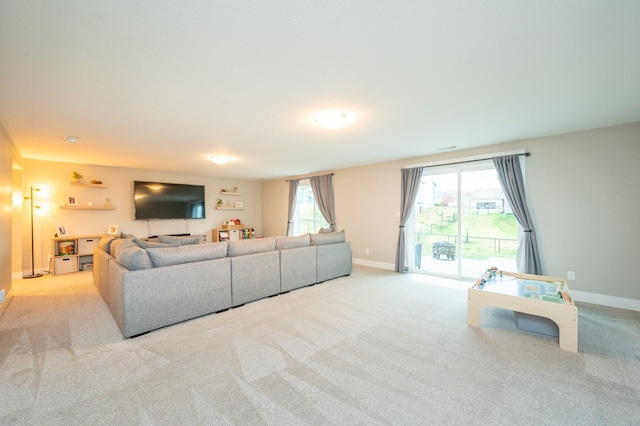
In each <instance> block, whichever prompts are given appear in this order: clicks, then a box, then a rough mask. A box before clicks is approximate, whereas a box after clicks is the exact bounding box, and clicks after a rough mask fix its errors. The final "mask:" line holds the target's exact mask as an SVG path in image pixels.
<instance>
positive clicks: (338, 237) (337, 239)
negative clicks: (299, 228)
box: [311, 230, 347, 246]
mask: <svg viewBox="0 0 640 426" xmlns="http://www.w3.org/2000/svg"><path fill="white" fill-rule="evenodd" d="M345 241H347V236H346V234H345V232H344V230H343V231H339V232H327V233H323V234H311V245H312V246H323V245H326V244H336V243H344V242H345Z"/></svg>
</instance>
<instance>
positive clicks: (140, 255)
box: [115, 243, 153, 271]
mask: <svg viewBox="0 0 640 426" xmlns="http://www.w3.org/2000/svg"><path fill="white" fill-rule="evenodd" d="M115 258H116V260H117V261H118V263H119V264H121V265H122V266H124V267H125V268H127V269H128V270H130V271H137V270H139V269H148V268H153V263H151V258H150V257H149V255H148V254H147V251H146V250H145V249H143V248H141V247H138V246H137V245H135V244H134V243H131V244H126V243H125V244H120V245H119V246H118V250H117V251H116V256H115Z"/></svg>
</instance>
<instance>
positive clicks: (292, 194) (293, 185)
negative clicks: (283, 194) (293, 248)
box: [287, 179, 300, 235]
mask: <svg viewBox="0 0 640 426" xmlns="http://www.w3.org/2000/svg"><path fill="white" fill-rule="evenodd" d="M299 183H300V180H299V179H295V180H290V181H289V221H288V222H287V235H291V232H293V226H292V222H293V215H294V214H295V212H296V203H297V202H298V184H299Z"/></svg>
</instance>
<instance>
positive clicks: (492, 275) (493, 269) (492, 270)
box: [480, 266, 502, 286]
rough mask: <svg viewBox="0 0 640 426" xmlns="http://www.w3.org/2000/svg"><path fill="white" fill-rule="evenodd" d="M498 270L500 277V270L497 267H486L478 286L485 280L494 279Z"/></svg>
mask: <svg viewBox="0 0 640 426" xmlns="http://www.w3.org/2000/svg"><path fill="white" fill-rule="evenodd" d="M498 272H500V278H502V271H498V268H496V267H495V266H492V267H490V268H488V269H487V271H486V272H485V273H484V275H483V276H482V279H481V280H480V286H483V285H484V284H485V283H486V282H487V281H489V280H491V279H494V278H495V277H496V273H498Z"/></svg>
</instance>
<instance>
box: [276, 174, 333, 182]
mask: <svg viewBox="0 0 640 426" xmlns="http://www.w3.org/2000/svg"><path fill="white" fill-rule="evenodd" d="M328 175H331V176H333V173H325V174H323V175H309V176H302V177H299V178H296V179H285V182H291V181H292V180H301V179H309V178H311V177H315V176H328Z"/></svg>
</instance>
